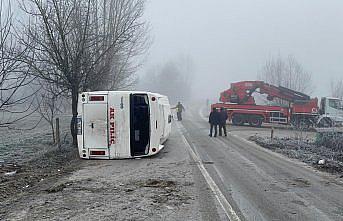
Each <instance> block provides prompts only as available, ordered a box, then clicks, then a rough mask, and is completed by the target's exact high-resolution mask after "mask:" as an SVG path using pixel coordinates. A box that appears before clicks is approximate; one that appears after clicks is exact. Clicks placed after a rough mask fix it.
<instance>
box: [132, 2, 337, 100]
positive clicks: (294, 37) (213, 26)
mask: <svg viewBox="0 0 343 221" xmlns="http://www.w3.org/2000/svg"><path fill="white" fill-rule="evenodd" d="M146 9H147V10H146V15H145V17H146V19H147V20H148V21H149V22H150V24H151V35H152V36H153V44H152V46H151V48H150V50H149V54H148V55H147V58H146V62H145V63H144V65H143V67H142V69H141V70H140V73H139V75H140V77H141V78H144V74H145V73H146V72H148V70H149V68H151V67H152V66H154V65H157V64H161V63H165V62H168V61H169V60H173V59H177V58H178V57H179V56H189V57H191V58H192V61H193V72H194V73H193V76H192V81H191V82H192V90H193V97H194V98H197V99H198V98H202V99H206V98H217V97H218V96H219V92H220V91H222V90H224V89H226V88H228V87H229V83H230V82H233V81H241V80H255V79H257V75H258V74H259V73H260V71H261V69H262V66H263V65H264V64H265V62H266V60H268V59H270V58H271V57H274V56H278V55H282V56H288V55H290V54H291V55H293V56H295V58H296V59H297V60H298V61H299V62H300V63H301V64H302V65H303V67H304V68H305V69H306V70H307V71H309V72H311V73H312V79H313V83H314V85H315V90H313V91H314V92H313V93H312V95H313V96H318V97H321V96H327V95H330V82H331V81H332V80H335V79H340V78H343V77H342V76H343V75H342V73H343V62H342V58H343V41H342V39H343V13H342V9H343V1H341V0H331V1H327V0H301V1H299V0H239V1H237V0H235V1H233V0H216V1H208V0H148V2H147V8H146Z"/></svg>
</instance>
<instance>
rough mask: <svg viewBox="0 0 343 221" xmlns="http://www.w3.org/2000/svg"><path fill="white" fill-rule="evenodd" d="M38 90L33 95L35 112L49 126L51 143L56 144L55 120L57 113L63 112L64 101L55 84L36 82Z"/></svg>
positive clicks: (42, 81)
mask: <svg viewBox="0 0 343 221" xmlns="http://www.w3.org/2000/svg"><path fill="white" fill-rule="evenodd" d="M36 84H38V86H39V88H40V90H39V91H38V93H36V94H35V99H36V102H35V106H36V107H35V110H36V111H37V113H39V115H40V116H41V117H42V118H43V119H44V120H45V121H46V122H47V123H48V124H49V125H50V128H51V133H52V141H53V143H56V137H55V120H56V116H57V115H58V114H59V113H63V112H64V108H65V106H64V104H65V102H66V99H65V98H64V97H63V96H62V93H61V91H60V88H58V87H57V86H56V84H50V83H49V82H46V81H44V80H37V81H36Z"/></svg>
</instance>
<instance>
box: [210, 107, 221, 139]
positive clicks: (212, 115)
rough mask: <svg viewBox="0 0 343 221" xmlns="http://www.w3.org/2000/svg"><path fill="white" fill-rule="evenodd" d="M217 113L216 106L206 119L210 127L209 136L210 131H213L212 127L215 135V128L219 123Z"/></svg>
mask: <svg viewBox="0 0 343 221" xmlns="http://www.w3.org/2000/svg"><path fill="white" fill-rule="evenodd" d="M219 117H220V116H219V113H218V111H217V109H216V108H213V109H212V111H211V113H210V117H209V119H208V122H209V123H210V125H211V129H210V135H209V136H210V137H212V132H213V128H214V137H216V136H217V128H218V124H219Z"/></svg>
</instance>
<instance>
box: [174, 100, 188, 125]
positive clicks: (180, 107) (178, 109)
mask: <svg viewBox="0 0 343 221" xmlns="http://www.w3.org/2000/svg"><path fill="white" fill-rule="evenodd" d="M172 109H176V115H177V120H178V121H181V120H182V111H186V110H185V108H184V107H183V105H182V104H181V102H180V101H179V102H178V103H177V105H176V106H175V107H173V108H172Z"/></svg>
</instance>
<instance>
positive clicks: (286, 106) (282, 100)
mask: <svg viewBox="0 0 343 221" xmlns="http://www.w3.org/2000/svg"><path fill="white" fill-rule="evenodd" d="M253 93H260V94H265V95H267V100H268V101H273V102H274V104H273V105H257V104H256V102H255V99H254V97H253ZM219 100H220V103H216V104H212V105H211V107H212V108H222V107H223V108H225V109H226V110H227V113H228V116H229V120H231V121H232V123H233V124H234V125H243V124H245V123H248V124H250V125H251V126H254V127H260V126H261V125H262V123H263V122H265V123H278V124H292V125H294V126H297V127H310V126H314V125H315V124H316V119H317V117H318V116H319V113H318V99H317V98H310V97H309V96H308V95H306V94H303V93H301V92H298V91H294V90H291V89H288V88H285V87H282V86H274V85H271V84H267V83H265V82H263V81H241V82H236V83H232V84H231V87H230V89H228V90H225V91H223V92H222V93H221V94H220V99H219Z"/></svg>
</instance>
